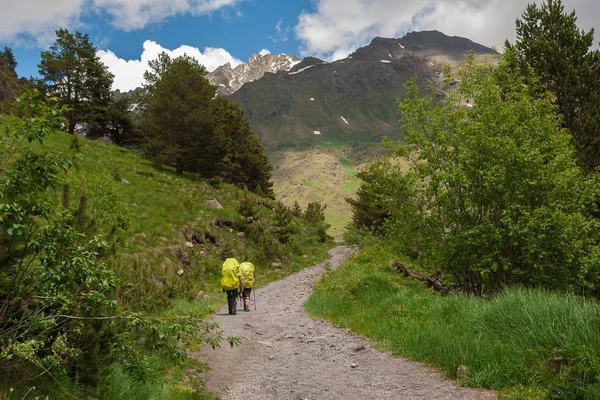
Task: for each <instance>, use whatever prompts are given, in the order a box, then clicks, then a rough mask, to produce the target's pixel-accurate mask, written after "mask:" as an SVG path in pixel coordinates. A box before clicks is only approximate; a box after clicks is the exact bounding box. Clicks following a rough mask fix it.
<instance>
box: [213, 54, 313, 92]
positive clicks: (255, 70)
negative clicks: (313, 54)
mask: <svg viewBox="0 0 600 400" xmlns="http://www.w3.org/2000/svg"><path fill="white" fill-rule="evenodd" d="M300 61H301V60H300V59H299V58H298V57H296V56H289V55H287V54H260V53H254V54H252V55H251V56H250V59H249V60H248V62H247V63H242V64H240V65H238V66H237V67H235V68H232V67H231V64H230V63H227V64H225V65H222V66H220V67H219V68H217V69H216V70H214V71H213V72H210V73H209V74H208V80H209V81H210V83H212V84H213V85H216V86H217V93H218V94H220V95H222V96H228V95H230V94H232V93H234V92H235V91H237V90H238V89H239V88H240V87H242V85H243V84H245V83H247V82H252V81H255V80H257V79H260V78H262V77H263V75H264V74H265V73H267V72H269V73H276V72H278V71H287V70H289V69H290V68H292V67H293V66H294V65H296V64H298V63H300Z"/></svg>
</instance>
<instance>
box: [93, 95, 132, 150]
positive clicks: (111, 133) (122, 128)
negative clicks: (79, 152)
mask: <svg viewBox="0 0 600 400" xmlns="http://www.w3.org/2000/svg"><path fill="white" fill-rule="evenodd" d="M130 108H131V99H130V98H128V97H127V96H123V97H120V98H118V99H111V101H110V105H109V107H108V124H107V126H106V130H105V131H102V132H99V133H100V134H102V135H107V136H108V137H109V138H110V140H112V142H113V143H115V144H117V145H119V146H123V147H139V146H140V145H141V143H142V136H141V134H140V132H139V129H138V127H137V126H136V123H135V122H134V117H133V116H132V114H131V112H130V111H129V110H130ZM88 136H90V135H88ZM92 137H93V135H92Z"/></svg>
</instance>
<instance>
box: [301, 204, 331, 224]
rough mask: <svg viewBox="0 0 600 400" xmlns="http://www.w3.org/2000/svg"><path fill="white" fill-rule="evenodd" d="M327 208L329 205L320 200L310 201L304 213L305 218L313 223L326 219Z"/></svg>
mask: <svg viewBox="0 0 600 400" xmlns="http://www.w3.org/2000/svg"><path fill="white" fill-rule="evenodd" d="M325 208H327V205H322V204H321V203H319V202H318V201H313V202H310V203H308V204H307V206H306V210H305V211H304V215H303V217H304V220H305V221H306V222H308V223H309V224H313V225H317V224H319V223H321V222H323V221H325Z"/></svg>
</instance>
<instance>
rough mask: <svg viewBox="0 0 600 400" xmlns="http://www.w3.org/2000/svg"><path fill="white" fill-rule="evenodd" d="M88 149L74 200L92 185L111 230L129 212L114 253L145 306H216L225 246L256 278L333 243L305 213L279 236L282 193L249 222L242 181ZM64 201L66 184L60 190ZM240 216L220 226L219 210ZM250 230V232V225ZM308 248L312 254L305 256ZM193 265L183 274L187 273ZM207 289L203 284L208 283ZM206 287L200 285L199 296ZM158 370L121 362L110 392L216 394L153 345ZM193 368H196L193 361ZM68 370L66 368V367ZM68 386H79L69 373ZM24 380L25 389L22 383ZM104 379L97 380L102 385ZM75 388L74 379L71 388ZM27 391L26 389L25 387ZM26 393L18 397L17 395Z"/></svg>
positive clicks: (48, 388) (287, 268)
mask: <svg viewBox="0 0 600 400" xmlns="http://www.w3.org/2000/svg"><path fill="white" fill-rule="evenodd" d="M72 140H73V137H72V136H70V135H67V134H65V133H62V132H55V133H53V134H51V135H50V136H48V137H47V138H46V139H45V140H44V144H43V147H41V146H40V145H38V144H34V145H33V146H34V147H36V148H37V150H40V149H43V150H47V151H51V152H60V153H63V154H65V155H68V156H70V157H72V156H74V154H73V152H72V150H70V145H71V142H72ZM80 140H81V144H82V146H81V151H80V152H79V153H78V154H76V157H77V158H78V161H77V168H73V169H72V170H71V171H69V173H68V174H67V176H66V177H65V182H68V183H69V188H70V189H69V192H70V205H69V209H71V210H74V209H75V208H76V207H77V204H78V201H79V196H80V193H81V192H82V190H83V189H84V188H85V191H86V194H87V199H88V203H87V204H88V209H89V214H90V215H94V216H95V217H96V219H97V226H98V228H99V231H100V232H106V231H107V230H108V229H109V228H110V227H111V226H112V223H113V220H114V217H115V216H119V218H120V219H122V221H123V226H124V229H123V230H122V231H121V232H120V233H119V234H118V240H117V251H116V254H115V255H111V256H108V257H107V258H106V259H105V260H104V261H105V262H106V263H107V264H108V265H109V266H111V268H112V269H113V270H114V271H115V273H116V275H117V277H118V278H119V285H118V288H117V290H116V293H115V297H116V298H118V299H119V300H120V303H121V305H123V306H125V307H128V308H131V309H134V310H144V311H147V312H150V313H152V314H154V315H161V314H163V313H171V314H172V313H175V314H177V315H183V316H185V315H195V316H198V315H206V316H207V317H208V316H210V314H212V313H214V312H215V311H216V310H217V309H219V308H220V307H221V306H223V305H224V304H225V301H226V297H225V296H224V295H223V293H221V290H220V285H219V280H220V268H221V263H222V262H223V259H224V253H225V252H228V251H233V254H234V255H235V256H236V257H238V258H239V259H240V261H242V260H249V261H252V262H253V263H254V265H255V266H256V285H257V286H263V285H266V284H267V283H269V282H272V281H274V280H276V279H281V278H282V277H285V276H287V275H289V274H291V273H293V272H296V271H299V270H301V269H303V268H305V267H307V266H311V265H314V264H317V263H319V262H321V261H323V260H325V259H326V258H327V257H328V255H327V250H328V249H329V247H330V246H331V243H321V242H320V241H319V240H318V238H317V234H316V233H315V232H313V231H314V230H315V229H314V228H311V227H306V226H304V223H303V222H302V221H300V220H298V221H296V222H295V223H296V224H297V225H298V226H299V229H298V232H297V234H296V235H294V236H293V237H292V241H291V243H289V244H286V245H282V244H280V243H279V242H278V241H277V239H275V237H274V236H273V233H272V230H271V227H272V225H273V221H274V212H273V211H272V210H273V208H274V206H275V201H272V200H269V199H262V202H263V205H261V206H259V207H258V209H259V210H258V221H257V222H255V223H253V225H252V224H248V223H247V222H246V220H245V218H243V217H242V216H240V215H239V213H238V212H237V206H238V203H239V199H240V198H241V195H242V191H241V190H240V189H239V188H236V187H233V186H230V185H227V184H218V185H214V186H213V185H211V184H209V183H208V182H206V181H204V180H202V179H199V178H198V177H197V176H194V175H192V174H184V175H177V174H175V173H174V171H172V170H171V169H169V168H163V169H156V168H155V167H153V166H152V165H151V163H150V162H149V161H148V160H146V159H144V158H142V157H141V156H139V155H138V154H136V153H134V152H132V151H129V150H126V149H123V148H120V147H118V146H114V145H109V144H105V143H101V142H97V141H90V140H87V139H84V138H81V139H80ZM53 195H54V196H55V198H56V201H57V202H58V201H59V199H60V197H61V195H62V193H61V192H60V190H57V191H56V193H54V194H53ZM212 197H214V198H216V199H217V200H218V201H219V202H220V203H221V204H222V205H223V209H219V210H216V209H212V208H208V207H207V206H206V204H205V202H206V200H208V199H209V198H212ZM217 219H221V220H226V221H229V222H231V223H232V224H233V226H232V227H231V228H230V227H219V226H216V225H215V224H214V222H215V220H217ZM257 225H260V226H263V227H264V228H263V232H264V234H263V236H260V235H259V236H260V237H259V238H258V239H257V238H252V237H250V234H249V232H251V230H252V226H257ZM205 230H208V231H210V232H211V233H212V234H213V235H214V236H215V237H216V238H217V243H216V244H209V243H207V244H205V245H196V246H194V247H192V248H189V247H187V246H186V245H185V242H186V238H185V237H184V235H183V231H187V232H190V233H191V232H194V231H196V232H199V233H200V234H201V235H203V234H204V232H205ZM242 232H243V233H245V236H244V235H241V233H242ZM177 248H182V249H184V250H185V251H186V252H187V253H188V255H189V258H190V264H189V265H184V264H182V262H181V261H180V260H179V259H178V257H177V256H176V252H175V249H177ZM284 255H285V256H286V257H287V259H288V261H286V262H284V263H283V267H282V268H281V269H274V268H272V267H271V262H272V261H276V260H277V261H279V260H280V258H281V257H282V256H284ZM303 255H310V256H309V257H306V258H305V257H303ZM180 268H181V269H183V270H184V273H183V275H182V276H179V275H178V274H177V271H178V270H179V269H180ZM199 292H203V293H201V294H200V293H199ZM197 294H200V295H199V296H197ZM148 357H149V360H150V361H151V366H152V368H153V370H154V373H155V375H156V376H158V377H159V378H157V380H154V381H150V382H144V383H143V384H140V383H135V382H132V381H131V378H129V377H128V376H127V375H126V374H124V373H123V371H122V370H121V369H120V367H118V366H111V368H112V369H111V371H110V374H109V375H108V378H107V379H109V380H110V382H105V383H102V385H104V384H106V385H110V391H109V392H108V395H107V396H108V397H105V398H115V399H117V398H119V399H121V398H131V399H158V398H161V399H162V398H164V399H192V398H193V399H197V398H212V397H210V395H209V394H206V393H204V392H203V390H201V387H200V386H199V384H197V383H193V382H191V381H189V380H188V378H187V377H189V376H190V374H191V375H193V374H194V373H193V369H194V368H196V367H194V368H191V367H190V366H189V365H188V366H187V367H186V366H184V367H175V366H173V365H172V364H171V363H170V362H169V360H167V359H165V358H164V357H162V356H160V355H158V354H155V353H153V352H149V353H148ZM190 368H191V370H190ZM57 379H59V380H61V381H62V380H63V377H57ZM38 381H39V384H38V386H37V389H36V390H35V391H33V392H31V393H30V396H31V395H41V394H48V393H58V395H56V396H55V395H54V394H53V395H52V396H51V398H61V394H60V393H62V389H60V386H58V385H55V383H54V381H53V380H52V379H50V378H48V379H39V380H38ZM61 384H62V386H63V387H65V388H67V389H69V388H70V386H72V382H70V380H69V378H67V377H64V382H62V383H61ZM14 385H15V382H14V381H13V382H9V381H2V380H0V397H3V395H6V394H7V393H8V390H9V389H10V387H11V386H14ZM26 385H27V383H24V382H23V383H22V384H19V387H18V389H19V390H18V393H19V394H20V395H21V396H20V397H18V398H22V397H23V395H24V394H25V393H26V391H27V390H28V388H29V387H28V386H26ZM21 389H24V390H22V391H21ZM96 389H97V388H89V390H90V393H96ZM69 390H70V389H69ZM85 392H86V388H83V387H81V386H80V387H79V388H77V390H76V393H77V395H76V396H75V397H80V396H81V398H84V394H85ZM15 393H17V392H15ZM15 398H17V397H15Z"/></svg>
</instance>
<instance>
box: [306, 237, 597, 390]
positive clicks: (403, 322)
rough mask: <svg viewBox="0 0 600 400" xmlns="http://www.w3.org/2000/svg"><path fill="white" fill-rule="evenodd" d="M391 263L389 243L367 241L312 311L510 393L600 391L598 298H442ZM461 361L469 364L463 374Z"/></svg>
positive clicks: (451, 373) (399, 351)
mask: <svg viewBox="0 0 600 400" xmlns="http://www.w3.org/2000/svg"><path fill="white" fill-rule="evenodd" d="M393 261H398V259H397V258H396V256H395V254H394V252H393V251H391V250H390V249H389V248H388V247H382V246H377V245H375V246H373V245H372V246H368V247H365V248H364V249H362V250H361V254H360V255H359V256H358V257H356V258H355V259H354V260H352V261H351V262H350V263H349V264H347V265H345V266H343V267H341V268H340V269H338V270H336V271H335V272H333V273H332V274H331V275H327V276H326V277H324V279H323V280H322V281H321V282H320V283H319V284H318V285H317V287H316V292H315V293H314V294H313V295H312V296H311V297H310V298H309V300H308V301H307V303H306V308H307V310H308V312H309V313H310V314H311V315H312V316H313V317H314V318H322V317H325V318H327V319H328V320H330V321H331V322H332V323H333V324H335V325H339V326H342V327H347V328H350V329H352V331H354V332H356V333H357V334H360V335H364V336H367V337H368V338H371V339H373V340H375V341H376V342H377V343H379V344H380V346H381V347H383V348H384V349H386V350H389V351H390V352H391V353H392V354H393V355H396V356H402V357H408V358H410V359H413V360H418V361H423V362H426V363H427V364H429V365H433V366H436V367H438V368H439V369H440V370H441V371H442V373H444V374H445V375H446V376H448V377H451V378H453V379H457V380H458V382H459V384H461V385H464V386H475V387H483V388H490V389H496V390H499V391H500V394H501V395H504V394H506V398H512V397H508V395H509V394H515V393H517V394H518V393H529V395H531V396H532V397H526V398H552V399H558V398H560V399H575V398H578V399H582V398H590V399H591V398H597V397H598V395H600V392H599V391H598V389H599V384H600V381H599V379H598V377H599V376H600V365H599V363H598V348H600V347H599V346H600V334H599V332H598V324H599V323H600V313H599V309H600V308H599V305H600V304H599V303H598V302H597V301H596V300H584V299H582V298H578V297H577V296H573V295H567V294H557V293H552V292H549V291H545V290H539V289H523V288H513V289H506V290H504V291H503V292H502V293H501V294H499V295H498V296H495V297H494V298H492V299H487V300H486V299H482V298H479V297H474V296H466V295H456V294H451V295H448V296H445V297H442V296H440V295H439V294H437V293H436V292H434V291H433V290H430V289H426V288H424V287H423V286H422V284H421V283H420V282H417V281H414V280H407V279H406V278H404V277H403V276H402V275H401V274H399V273H398V272H397V271H396V270H395V269H393V268H390V263H391V262H393ZM402 261H405V260H402ZM409 266H410V267H411V268H417V267H416V266H412V265H409ZM550 359H557V360H558V362H560V367H559V370H560V372H559V373H558V374H554V373H553V372H552V371H550V370H548V369H547V364H548V361H549V360H550ZM460 365H464V366H466V367H467V368H468V369H467V372H466V373H465V374H462V375H460V376H457V369H458V367H459V366H460ZM502 398H505V397H504V396H502ZM519 398H523V397H519Z"/></svg>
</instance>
